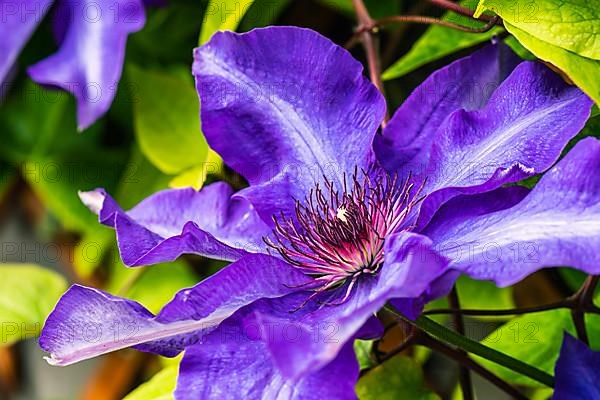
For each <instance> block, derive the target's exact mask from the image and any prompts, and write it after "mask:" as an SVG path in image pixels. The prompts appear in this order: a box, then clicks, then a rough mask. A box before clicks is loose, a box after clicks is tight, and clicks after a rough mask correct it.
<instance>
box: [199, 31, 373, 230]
mask: <svg viewBox="0 0 600 400" xmlns="http://www.w3.org/2000/svg"><path fill="white" fill-rule="evenodd" d="M282 49H285V51H282ZM194 58H195V62H194V66H193V72H194V75H195V76H196V85H197V89H198V93H199V96H200V102H201V104H202V107H201V117H202V130H203V132H204V134H205V136H206V138H207V140H208V142H209V144H210V146H211V147H212V148H213V149H215V150H216V151H217V152H218V153H219V154H220V155H221V156H222V157H223V160H224V161H225V162H226V163H227V164H228V165H230V166H231V167H232V168H234V169H235V170H236V171H237V172H239V173H240V174H242V175H243V176H244V177H245V178H246V179H248V181H249V182H250V184H251V187H250V188H249V189H246V190H244V191H242V192H241V195H243V196H244V197H246V198H248V199H250V201H251V202H252V203H253V204H254V205H255V206H256V208H257V210H258V211H259V213H260V214H261V216H263V218H265V220H267V221H270V218H271V216H272V215H274V214H279V212H280V211H284V212H288V211H289V210H291V208H292V207H293V204H294V203H293V201H292V197H296V198H298V199H302V198H304V196H306V195H307V193H308V192H309V190H310V189H311V188H312V187H313V186H314V184H315V182H316V181H320V180H321V179H322V177H323V176H326V177H327V178H328V179H330V180H333V181H334V182H335V183H337V184H339V183H341V182H342V180H343V174H344V173H352V172H353V171H354V169H355V167H357V166H358V168H365V169H367V168H368V166H369V165H370V162H371V161H372V151H371V142H372V140H373V136H374V134H375V132H376V130H377V127H378V126H379V124H380V122H381V120H382V118H383V115H384V112H385V101H384V99H383V97H382V96H381V94H380V93H379V92H378V91H377V89H376V88H375V87H374V86H373V85H372V84H371V83H370V82H369V81H368V80H367V79H366V78H365V77H364V76H363V74H362V66H361V64H360V63H359V62H357V61H356V60H354V59H353V58H352V56H351V55H350V54H349V53H348V52H347V51H346V50H344V49H342V48H341V47H339V46H337V45H335V44H334V43H333V42H331V41H330V40H329V39H327V38H325V37H323V36H321V35H320V34H318V33H316V32H313V31H311V30H308V29H302V28H295V27H270V28H264V29H255V30H253V31H251V32H249V33H245V34H236V33H232V32H219V33H216V34H215V35H214V36H213V38H212V39H211V40H210V41H209V42H208V43H207V44H206V45H204V46H202V47H200V48H198V49H196V50H195V52H194Z"/></svg>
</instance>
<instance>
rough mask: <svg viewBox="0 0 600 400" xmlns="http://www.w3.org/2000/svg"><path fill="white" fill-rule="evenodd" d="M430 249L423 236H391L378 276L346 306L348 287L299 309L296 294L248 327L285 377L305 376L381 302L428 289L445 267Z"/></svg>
mask: <svg viewBox="0 0 600 400" xmlns="http://www.w3.org/2000/svg"><path fill="white" fill-rule="evenodd" d="M430 247H431V241H430V240H429V239H427V238H426V237H424V236H420V235H416V234H411V233H399V234H396V235H394V236H393V237H391V238H390V239H389V241H388V242H387V243H386V248H387V250H386V259H385V262H384V265H383V266H382V268H381V271H380V273H379V274H378V275H377V276H363V279H362V280H360V281H358V283H357V284H356V287H354V288H353V291H352V292H350V296H349V297H348V298H347V299H346V300H345V301H343V302H342V299H343V297H344V296H345V294H346V289H347V285H348V284H346V285H345V286H343V287H341V288H340V289H338V290H337V291H333V292H325V293H323V295H322V296H320V297H318V298H316V299H313V300H311V301H309V302H308V303H307V304H305V305H304V306H303V307H301V308H300V309H298V310H296V309H297V308H298V306H299V305H301V304H302V303H303V302H304V301H305V299H306V296H307V295H306V294H305V293H296V294H293V295H288V296H286V297H282V298H278V299H275V300H272V301H270V302H269V303H268V305H265V306H264V307H263V309H262V310H261V309H258V310H257V311H256V312H255V320H254V321H250V320H249V321H247V323H248V325H249V326H252V325H254V330H257V331H258V332H260V334H261V336H262V338H263V340H265V341H266V343H267V345H268V348H269V350H270V351H271V353H272V355H273V358H274V363H275V364H276V365H277V367H278V368H279V370H280V371H281V372H282V374H283V375H284V376H286V377H289V378H299V377H302V376H305V375H306V374H308V373H311V372H314V371H316V370H318V369H319V368H321V367H323V366H325V365H326V364H327V363H329V362H331V361H332V360H333V359H334V358H335V357H336V355H337V354H338V353H339V351H340V349H341V348H342V347H343V346H344V344H345V343H347V342H348V340H350V339H351V338H352V337H355V335H356V334H357V332H358V331H359V330H361V327H363V326H364V324H365V322H366V321H367V320H368V319H369V318H370V317H371V316H372V315H373V314H374V313H375V312H377V311H378V310H379V309H380V308H381V307H382V306H383V305H384V304H385V303H386V301H388V300H389V299H391V298H394V297H416V296H419V295H421V294H422V293H423V292H424V291H426V290H427V289H428V287H429V284H430V283H431V282H432V281H433V280H435V279H436V278H437V277H439V276H440V275H441V274H442V273H443V272H444V270H445V267H446V265H447V260H446V259H444V258H443V257H440V256H439V255H438V254H437V253H435V252H434V251H432V250H431V248H430ZM340 303H341V304H340ZM293 310H296V311H293ZM290 311H293V312H290Z"/></svg>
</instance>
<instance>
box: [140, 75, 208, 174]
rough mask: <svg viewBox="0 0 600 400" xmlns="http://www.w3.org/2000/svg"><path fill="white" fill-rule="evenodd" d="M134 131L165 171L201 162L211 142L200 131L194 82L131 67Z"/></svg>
mask: <svg viewBox="0 0 600 400" xmlns="http://www.w3.org/2000/svg"><path fill="white" fill-rule="evenodd" d="M128 74H129V78H130V80H131V83H132V85H133V86H132V91H133V96H134V99H133V102H134V104H133V110H134V121H135V133H136V137H137V140H138V143H139V145H140V148H141V149H142V152H143V153H144V155H145V156H146V157H148V159H149V160H150V161H151V162H152V163H153V164H154V165H156V167H158V168H159V169H160V170H161V171H163V172H164V173H166V174H177V173H180V172H182V171H184V170H186V169H188V168H191V167H193V166H196V165H200V164H201V163H202V162H203V161H204V159H205V157H206V154H207V151H208V145H207V144H206V140H205V139H204V136H203V135H202V132H201V131H200V117H199V111H198V95H197V94H196V90H195V89H194V84H193V82H192V81H191V79H190V80H187V81H186V80H184V79H181V78H180V77H179V75H176V74H174V73H167V72H165V71H157V70H144V69H141V68H138V67H136V66H134V65H132V64H130V65H129V68H128Z"/></svg>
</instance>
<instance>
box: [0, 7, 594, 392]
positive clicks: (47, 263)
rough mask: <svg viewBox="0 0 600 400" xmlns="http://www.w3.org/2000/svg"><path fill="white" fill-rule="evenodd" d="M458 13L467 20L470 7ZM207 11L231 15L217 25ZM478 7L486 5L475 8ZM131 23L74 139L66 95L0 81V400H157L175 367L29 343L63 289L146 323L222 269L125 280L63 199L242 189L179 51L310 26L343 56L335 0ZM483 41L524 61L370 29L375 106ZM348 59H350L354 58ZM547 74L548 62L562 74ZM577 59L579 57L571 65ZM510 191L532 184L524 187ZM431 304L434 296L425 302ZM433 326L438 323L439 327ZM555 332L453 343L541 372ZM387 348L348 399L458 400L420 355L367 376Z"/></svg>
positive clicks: (569, 284)
mask: <svg viewBox="0 0 600 400" xmlns="http://www.w3.org/2000/svg"><path fill="white" fill-rule="evenodd" d="M365 3H366V5H367V8H368V9H369V11H370V13H371V15H372V17H373V18H375V19H377V18H381V17H385V16H390V15H398V14H409V15H410V14H418V15H429V16H434V17H441V18H442V19H444V20H448V21H452V22H455V23H458V24H461V25H464V26H469V27H478V26H481V25H482V24H481V23H480V22H477V21H474V20H472V19H470V18H468V17H464V16H460V15H457V14H453V13H446V12H444V11H443V10H442V9H440V8H436V7H435V6H433V5H432V4H431V3H429V2H428V1H418V0H370V1H366V2H365ZM461 3H462V4H463V5H466V6H467V7H470V8H471V9H473V10H475V8H477V3H478V2H477V1H476V0H466V1H463V2H461ZM483 3H485V2H483ZM222 7H227V10H234V12H233V13H223V9H222ZM482 7H483V9H485V5H484V6H482ZM482 11H483V10H482ZM493 11H496V12H499V11H498V10H493ZM146 12H147V23H146V26H145V27H144V29H143V30H141V31H140V32H138V33H135V34H133V35H132V36H131V37H130V39H129V41H128V44H127V53H126V61H125V66H124V70H123V77H122V79H121V82H120V84H119V87H118V89H116V90H117V95H116V97H115V101H114V103H113V105H112V108H111V109H110V111H109V112H108V114H107V115H106V116H105V117H103V118H102V119H100V120H99V121H98V122H97V123H95V124H94V125H93V126H92V127H90V128H89V129H87V130H85V131H84V132H77V128H76V121H75V101H74V99H73V98H72V97H71V96H69V95H68V94H66V93H65V92H61V91H55V90H51V89H47V88H42V87H40V86H38V85H36V84H34V83H33V82H32V81H31V80H30V79H29V78H28V77H27V75H26V73H25V71H24V68H18V69H17V70H16V71H17V72H16V74H15V75H14V77H13V79H12V80H11V82H10V85H7V86H5V87H3V92H2V93H0V95H1V96H2V104H1V105H0V128H1V130H2V132H1V138H2V144H1V145H0V218H1V219H2V222H1V223H0V235H1V237H2V240H1V242H2V249H1V254H2V260H0V261H2V264H0V277H1V279H0V293H1V295H0V323H1V324H2V327H3V329H2V338H1V340H0V397H2V398H4V397H7V398H8V396H9V395H12V396H14V397H15V398H23V399H38V398H39V399H56V398H82V399H102V400H110V399H120V398H123V397H124V396H127V397H126V399H127V400H139V399H145V400H153V399H169V398H171V394H170V393H171V392H172V390H173V387H174V384H175V383H174V382H175V378H176V375H177V363H178V359H175V360H165V359H159V358H158V357H152V356H149V355H146V354H141V353H136V352H133V351H130V350H125V351H121V352H118V353H116V354H111V355H108V356H104V357H102V358H100V359H99V360H96V361H93V362H92V363H91V364H90V363H84V364H85V365H84V366H83V367H82V368H79V367H75V368H73V367H70V368H66V369H64V370H63V371H66V372H55V371H57V369H52V368H51V367H49V366H46V365H45V364H44V363H43V362H42V361H41V356H42V353H41V351H40V350H38V349H37V347H36V344H35V337H36V336H37V334H38V333H39V329H40V326H41V324H42V323H43V321H44V319H45V317H46V316H47V314H48V313H49V311H50V310H51V309H52V307H53V305H54V304H55V302H56V301H57V299H58V297H59V296H60V294H61V293H62V292H63V291H64V290H65V288H66V287H67V286H68V285H69V284H70V283H74V282H76V283H83V284H86V285H93V286H96V287H100V288H102V289H104V290H107V291H109V292H112V293H117V294H119V295H125V296H127V297H130V298H132V299H135V300H138V301H139V302H141V303H142V304H144V305H145V306H146V307H148V308H149V309H150V310H152V311H153V312H156V311H157V310H159V309H160V308H161V306H162V305H163V304H164V303H166V302H167V301H168V300H169V299H170V298H171V297H172V296H173V294H174V293H175V292H176V291H177V290H179V289H180V288H183V287H187V286H191V285H193V284H195V283H196V282H198V281H199V280H201V279H202V278H203V277H205V276H207V275H209V274H211V273H213V272H214V271H216V270H217V269H219V268H221V267H222V264H221V263H216V262H211V261H207V260H204V259H201V258H199V257H191V256H187V257H183V258H181V259H180V260H178V261H176V262H173V263H167V264H161V265H156V266H151V267H146V268H138V269H127V268H125V267H124V265H123V264H122V262H121V261H120V259H119V257H118V252H117V251H116V245H115V239H114V232H113V231H112V230H111V229H108V228H106V227H104V226H102V225H100V224H99V223H98V222H97V217H96V216H95V215H94V214H92V213H90V212H89V211H88V210H87V208H86V207H85V206H83V204H82V203H81V201H80V200H79V198H78V195H77V192H78V191H79V190H90V189H94V188H96V187H104V188H106V189H107V190H108V191H109V192H110V193H112V194H113V195H114V197H115V198H116V199H117V201H118V202H119V203H120V204H121V205H122V206H123V207H124V208H126V209H127V208H130V207H132V206H133V205H135V204H136V203H137V202H139V201H140V200H141V199H143V198H144V197H146V196H148V195H149V194H151V193H153V192H155V191H157V190H160V189H164V188H167V187H183V186H193V187H195V188H197V189H198V188H200V187H202V186H203V185H204V184H205V183H206V182H211V181H214V180H221V179H225V180H228V181H229V182H231V183H232V184H233V185H234V186H238V187H239V186H240V185H243V181H242V180H241V179H240V178H239V177H237V176H235V175H234V174H233V173H232V172H231V171H230V170H228V169H227V167H225V166H223V164H222V162H221V160H220V159H219V157H218V156H217V155H216V154H215V153H214V152H212V150H210V149H209V147H208V145H207V143H206V141H205V140H204V138H203V136H202V134H201V127H200V122H199V117H198V110H199V108H198V107H199V105H198V100H197V95H196V92H195V88H194V83H193V79H192V76H191V71H190V66H191V62H192V49H193V47H195V46H197V45H198V44H199V43H200V44H202V43H204V42H206V41H207V40H208V39H209V38H210V36H211V35H212V34H213V33H214V32H215V31H216V30H219V29H232V30H236V29H237V30H238V31H247V30H250V29H252V28H255V27H260V26H265V25H270V24H276V25H296V26H303V27H309V28H312V29H315V30H317V31H319V32H321V33H322V34H324V35H325V36H327V37H329V38H331V39H332V40H334V41H335V42H337V43H339V44H341V45H343V44H344V43H345V42H347V41H348V40H349V39H350V38H351V37H352V35H353V32H354V29H355V27H356V18H355V15H354V10H353V7H352V2H351V1H350V0H302V1H291V0H255V1H252V0H246V1H231V0H230V1H206V0H204V1H202V0H170V1H169V3H168V4H167V5H165V6H162V7H156V8H147V11H146ZM517 22H518V21H517ZM515 24H516V23H515ZM517 25H518V24H517ZM513 28H514V29H513ZM519 29H520V28H519V27H518V26H516V25H515V26H514V27H512V25H511V28H510V29H509V31H511V32H514V34H515V35H516V36H517V39H519V37H520V36H519V35H521V37H525V36H527V35H529V36H531V35H530V34H528V33H517V32H518V31H519ZM50 31H51V26H50V23H49V21H44V23H43V24H42V27H41V28H40V29H39V30H38V31H37V32H36V33H35V34H34V36H33V38H32V40H31V41H30V42H29V44H28V45H27V46H26V48H25V50H24V51H23V53H22V55H21V57H20V59H19V64H20V65H22V66H25V65H29V64H31V63H33V62H35V61H38V60H40V59H42V58H44V57H46V56H47V55H49V54H51V53H52V52H54V51H55V50H56V45H55V43H54V42H53V41H52V39H51V36H52V35H51V34H50ZM494 35H499V36H500V38H501V40H505V41H506V42H507V44H509V45H510V46H511V47H512V48H513V49H514V50H515V51H516V52H517V53H518V54H519V55H520V56H521V57H522V58H527V59H533V58H535V56H534V55H533V54H532V53H530V52H529V51H528V50H527V49H526V48H525V47H523V46H522V45H521V44H520V43H519V41H518V40H515V38H514V37H513V36H510V35H507V34H506V33H505V32H504V29H503V28H501V27H496V28H494V29H492V30H490V31H488V32H485V33H480V34H472V33H465V32H459V31H455V30H451V29H449V28H445V27H440V26H424V25H408V24H404V25H396V26H393V27H389V28H386V29H383V30H382V31H381V38H382V41H381V43H382V46H381V54H382V63H383V69H384V73H383V78H384V80H385V85H386V93H387V97H388V101H389V107H390V110H391V111H393V110H395V109H396V108H397V106H398V105H399V104H400V103H401V102H402V101H403V99H404V98H406V96H407V95H408V94H409V93H410V92H411V91H412V90H413V89H414V87H415V86H416V85H418V84H419V83H420V82H422V81H423V80H424V79H425V78H426V77H427V76H428V75H429V74H430V73H431V72H432V71H434V70H435V69H437V68H439V67H441V66H443V65H445V64H447V63H449V62H450V61H452V60H454V59H457V58H459V57H461V56H464V55H465V54H468V53H470V52H471V51H472V50H473V48H474V47H476V46H481V45H483V44H484V43H485V42H488V41H489V40H490V39H491V38H492V36H494ZM520 40H521V41H522V42H523V43H524V44H527V43H526V42H527V40H529V41H536V40H539V39H538V38H535V37H534V38H533V39H530V38H526V39H525V40H523V39H520ZM535 46H537V45H534V47H530V46H529V45H527V47H528V48H529V49H531V50H535V49H537V48H536V47H535ZM538 47H539V46H538ZM542 47H543V46H542ZM351 51H352V53H353V55H354V56H355V57H357V58H358V59H359V60H363V61H364V54H363V52H362V49H361V47H360V46H355V47H354V48H352V50H351ZM561 51H562V50H561ZM547 52H548V50H547V48H545V47H544V48H543V49H542V50H540V51H539V52H538V51H536V54H537V55H538V57H541V58H545V57H543V56H542V55H541V54H546V53H547ZM538 53H539V54H538ZM561 54H562V53H561ZM561 57H562V56H561ZM554 59H556V57H555V56H552V57H550V61H552V60H554ZM561 60H562V58H561ZM592 61H593V60H592ZM583 62H584V63H588V64H589V62H588V61H585V60H584V61H583ZM562 63H563V61H560V62H557V63H556V65H558V66H559V67H561V68H563V67H562V65H563V64H562ZM579 63H580V60H579V61H577V62H576V65H580V64H579ZM586 65H587V64H586ZM595 66H596V67H597V62H596V64H595ZM564 69H565V70H568V68H564ZM578 79H579V78H578ZM574 81H576V82H577V79H574ZM596 83H597V82H596ZM593 84H594V83H592V85H593ZM591 90H596V89H595V88H593V87H592V88H591ZM596 111H597V109H596ZM596 114H597V113H596ZM599 128H600V118H599V117H598V116H597V115H596V116H594V117H593V118H591V119H590V121H589V122H588V125H587V126H586V128H585V129H584V131H583V132H582V133H581V134H580V135H579V137H578V138H581V137H583V136H589V135H594V134H595V135H598V134H599V133H600V129H599ZM523 184H525V185H533V184H535V179H532V180H529V181H527V182H524V183H523ZM582 279H583V277H582V275H581V274H579V273H577V272H575V271H573V270H569V269H555V270H544V271H541V272H539V273H536V274H534V275H533V276H531V277H529V278H527V279H526V280H524V281H523V282H521V283H520V284H518V285H516V286H515V287H512V288H503V289H500V288H497V287H495V286H494V285H493V284H491V283H488V282H476V281H473V280H470V279H468V278H461V279H460V280H459V283H458V292H459V294H460V298H461V301H462V306H463V307H465V308H474V309H508V308H513V307H515V306H531V305H539V304H543V303H549V302H552V301H555V300H558V299H562V298H564V297H565V296H568V295H570V294H572V293H573V292H574V291H575V290H576V289H577V288H578V287H579V285H580V284H581V281H582ZM445 306H447V305H446V304H445V300H439V301H436V302H434V303H433V304H431V305H429V307H430V308H439V307H445ZM437 320H438V321H440V322H445V318H443V317H437ZM589 323H590V324H589V328H588V329H590V332H591V334H590V337H591V338H592V341H594V340H595V341H596V343H595V344H594V343H592V347H597V348H600V320H598V319H597V318H590V320H589ZM564 329H567V330H569V331H571V332H573V326H572V322H571V319H570V318H569V313H568V311H567V310H555V311H550V312H544V313H535V314H530V315H526V316H521V317H516V318H510V317H493V318H492V317H487V318H483V317H482V318H469V319H467V335H468V336H470V337H472V338H474V339H476V340H482V341H484V343H486V344H489V345H493V346H494V348H496V349H498V350H500V351H503V352H506V353H508V354H510V355H512V356H514V357H516V358H519V359H521V360H523V361H526V362H529V363H532V364H534V365H536V366H538V367H539V368H541V369H543V370H545V371H547V372H552V369H553V366H554V360H555V358H556V355H557V353H558V351H557V349H558V348H559V346H560V341H561V339H562V331H563V330H564ZM402 339H403V333H402V332H395V331H394V330H391V331H389V332H388V333H387V334H386V336H385V337H384V338H383V339H382V340H380V341H377V342H375V343H373V342H358V343H357V345H356V348H357V354H358V355H359V358H360V361H361V365H362V366H363V367H365V368H366V367H374V368H372V369H371V370H370V371H369V372H368V373H367V374H365V375H364V376H363V377H362V379H361V381H360V382H359V385H358V387H357V393H358V394H359V395H360V397H361V398H364V399H396V398H400V397H398V396H401V397H402V398H410V399H438V398H460V397H461V396H460V392H459V390H458V389H457V388H456V372H455V368H454V366H453V365H452V364H449V361H448V360H446V359H443V358H441V357H439V356H436V355H432V354H431V353H430V352H429V351H428V350H427V349H424V348H420V347H417V348H414V349H411V350H408V351H405V352H403V353H401V354H399V355H397V356H396V357H394V358H392V359H390V360H389V361H388V362H386V363H383V364H381V365H378V366H375V363H376V361H377V360H376V359H375V358H376V357H375V356H374V355H376V354H380V353H382V352H386V351H389V350H390V349H393V348H394V347H395V346H397V344H398V343H399V342H401V341H402ZM482 362H484V363H485V364H486V366H487V367H489V368H490V369H491V370H492V371H494V372H495V373H497V374H498V375H500V376H501V377H503V378H504V379H506V380H507V381H509V382H511V383H514V384H518V385H521V386H523V387H525V388H528V389H527V390H528V391H529V394H530V395H531V396H532V398H547V396H548V395H549V393H548V391H547V390H545V389H541V388H539V387H538V386H537V385H536V383H535V382H532V381H528V380H526V379H524V378H523V377H521V376H520V375H518V374H515V373H514V372H512V371H508V370H505V369H503V368H502V367H499V366H497V365H495V364H493V363H490V362H487V361H485V360H482ZM449 365H450V367H451V368H449V367H448V366H449ZM74 377H76V378H74ZM140 384H141V386H139V385H140ZM477 384H478V385H480V386H481V387H484V390H489V396H490V397H489V398H490V399H496V398H498V399H502V398H504V397H502V394H500V393H498V392H497V391H494V389H493V388H488V389H486V388H485V383H483V382H479V381H478V382H477ZM53 385H54V386H53ZM138 386H139V387H138ZM128 393H129V394H128ZM486 398H487V397H486Z"/></svg>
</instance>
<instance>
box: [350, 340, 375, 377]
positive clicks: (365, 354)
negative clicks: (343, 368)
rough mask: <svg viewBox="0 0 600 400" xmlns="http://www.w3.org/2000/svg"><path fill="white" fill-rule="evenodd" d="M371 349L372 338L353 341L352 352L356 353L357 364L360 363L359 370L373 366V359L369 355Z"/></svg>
mask: <svg viewBox="0 0 600 400" xmlns="http://www.w3.org/2000/svg"><path fill="white" fill-rule="evenodd" d="M372 349H373V341H372V340H355V341H354V353H355V354H356V358H357V359H358V364H359V365H360V369H361V370H363V369H365V368H369V367H371V366H373V361H372V360H371V356H370V355H371V350H372Z"/></svg>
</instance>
